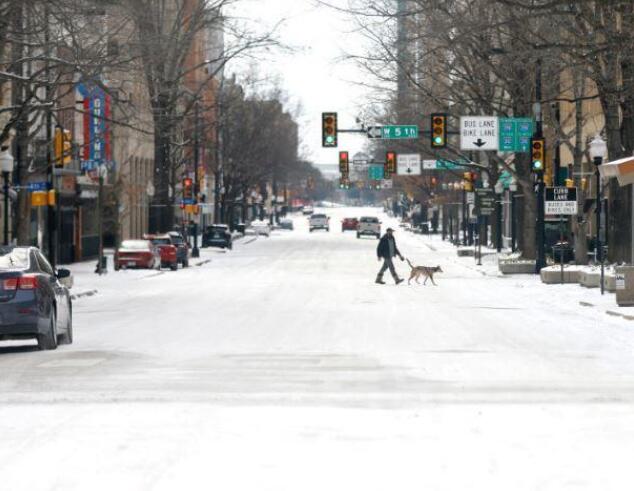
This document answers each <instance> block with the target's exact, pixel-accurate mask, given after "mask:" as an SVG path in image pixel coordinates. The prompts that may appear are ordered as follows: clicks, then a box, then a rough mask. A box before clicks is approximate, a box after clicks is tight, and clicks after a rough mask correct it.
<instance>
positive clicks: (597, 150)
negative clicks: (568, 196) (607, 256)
mask: <svg viewBox="0 0 634 491" xmlns="http://www.w3.org/2000/svg"><path fill="white" fill-rule="evenodd" d="M607 153H608V145H607V144H606V143H605V141H604V140H603V138H601V136H600V135H596V136H595V137H594V139H593V140H592V141H591V142H590V157H591V158H592V161H593V162H594V165H595V167H596V171H595V174H594V175H595V178H596V181H597V208H596V210H597V235H596V241H595V255H596V259H597V261H599V262H600V263H601V295H603V294H604V293H605V281H604V280H605V265H604V258H603V244H602V243H601V231H602V226H601V199H602V196H601V195H602V187H601V173H600V172H599V168H600V167H601V164H603V159H604V158H605V156H606V155H607Z"/></svg>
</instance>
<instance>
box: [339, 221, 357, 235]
mask: <svg viewBox="0 0 634 491" xmlns="http://www.w3.org/2000/svg"><path fill="white" fill-rule="evenodd" d="M358 226H359V220H358V219H357V218H344V219H343V220H341V231H342V232H345V231H346V230H357V227H358Z"/></svg>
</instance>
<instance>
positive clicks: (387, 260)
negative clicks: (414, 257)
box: [378, 257, 398, 281]
mask: <svg viewBox="0 0 634 491" xmlns="http://www.w3.org/2000/svg"><path fill="white" fill-rule="evenodd" d="M388 269H389V270H390V273H391V274H392V278H394V281H396V280H397V279H398V275H397V274H396V269H394V262H393V261H392V258H391V257H384V258H383V266H381V270H380V271H379V274H378V278H379V279H380V278H383V274H384V273H385V272H386V271H387V270H388Z"/></svg>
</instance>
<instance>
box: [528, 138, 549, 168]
mask: <svg viewBox="0 0 634 491" xmlns="http://www.w3.org/2000/svg"><path fill="white" fill-rule="evenodd" d="M545 165H546V141H545V140H544V139H543V138H533V139H532V140H531V170H532V171H533V172H535V173H536V174H543V173H544V166H545Z"/></svg>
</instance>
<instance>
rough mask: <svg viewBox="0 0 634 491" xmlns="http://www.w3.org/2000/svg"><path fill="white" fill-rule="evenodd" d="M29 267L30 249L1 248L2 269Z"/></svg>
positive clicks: (0, 267) (0, 265)
mask: <svg viewBox="0 0 634 491" xmlns="http://www.w3.org/2000/svg"><path fill="white" fill-rule="evenodd" d="M28 267H29V250H28V249H20V248H15V249H6V248H5V249H0V269H26V268H28Z"/></svg>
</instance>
